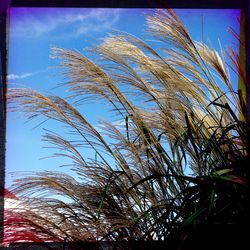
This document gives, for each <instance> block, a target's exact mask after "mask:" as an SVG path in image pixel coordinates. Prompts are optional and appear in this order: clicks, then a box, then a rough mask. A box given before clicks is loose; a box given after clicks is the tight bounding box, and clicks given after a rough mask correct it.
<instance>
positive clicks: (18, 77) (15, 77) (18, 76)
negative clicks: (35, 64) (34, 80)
mask: <svg viewBox="0 0 250 250" xmlns="http://www.w3.org/2000/svg"><path fill="white" fill-rule="evenodd" d="M33 74H34V73H23V74H9V75H8V77H7V78H8V80H16V79H23V78H26V77H29V76H32V75H33Z"/></svg>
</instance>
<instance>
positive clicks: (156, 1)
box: [0, 0, 250, 249]
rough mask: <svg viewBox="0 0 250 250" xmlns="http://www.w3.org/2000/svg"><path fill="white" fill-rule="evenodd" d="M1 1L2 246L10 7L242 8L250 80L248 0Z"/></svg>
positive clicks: (248, 89) (249, 117)
mask: <svg viewBox="0 0 250 250" xmlns="http://www.w3.org/2000/svg"><path fill="white" fill-rule="evenodd" d="M0 1H1V2H0V246H1V242H2V239H3V218H4V184H5V140H6V137H5V131H6V115H5V114H6V91H7V54H8V43H7V38H8V19H9V17H8V9H9V7H72V8H79V7H96V8H97V7H99V8H166V7H167V8H187V9H188V8H189V9H243V11H244V14H245V17H246V26H245V35H246V73H247V74H246V76H247V83H249V82H250V3H249V0H192V1H191V0H0ZM246 92H247V111H248V112H247V124H248V136H247V142H248V152H249V147H250V111H249V110H250V85H249V84H247V86H246ZM248 162H250V161H248ZM248 171H249V170H248ZM248 178H249V173H248ZM247 219H249V218H247ZM36 247H37V246H36ZM36 247H35V248H36ZM153 248H154V247H153ZM156 248H158V247H156ZM15 249H16V248H15ZM18 249H26V248H22V247H21V248H18ZM29 249H31V248H29ZM39 249H40V248H39ZM89 249H94V248H89ZM98 249H99V248H98ZM108 249H110V248H108ZM139 249H140V248H139Z"/></svg>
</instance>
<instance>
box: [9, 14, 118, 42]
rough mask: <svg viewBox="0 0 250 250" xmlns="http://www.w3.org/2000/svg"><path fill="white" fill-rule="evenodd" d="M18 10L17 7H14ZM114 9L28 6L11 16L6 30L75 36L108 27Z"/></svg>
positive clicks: (20, 33) (114, 17) (114, 16)
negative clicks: (37, 8) (31, 8)
mask: <svg viewBox="0 0 250 250" xmlns="http://www.w3.org/2000/svg"><path fill="white" fill-rule="evenodd" d="M16 11H18V10H16ZM119 16H120V10H117V9H54V10H52V9H46V10H40V12H38V11H34V12H32V11H31V10H29V9H26V10H25V11H23V12H21V14H20V13H15V12H13V14H12V15H11V26H10V33H11V35H13V36H19V37H20V36H21V37H41V36H43V35H48V37H57V36H58V37H62V36H65V37H77V36H80V35H83V34H87V33H88V32H100V31H103V30H106V29H109V28H111V27H112V26H113V25H114V24H115V23H116V22H117V21H118V20H119Z"/></svg>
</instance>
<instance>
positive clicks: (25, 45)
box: [6, 8, 239, 187]
mask: <svg viewBox="0 0 250 250" xmlns="http://www.w3.org/2000/svg"><path fill="white" fill-rule="evenodd" d="M150 11H151V10H147V9H58V8H51V9H46V8H36V9H34V8H11V11H10V32H9V35H10V38H9V60H8V84H9V85H8V86H9V87H32V88H35V89H37V90H39V91H43V92H53V93H55V94H58V95H60V96H65V95H66V92H65V89H64V88H55V87H56V86H57V84H59V83H60V82H62V81H63V78H62V76H60V74H59V73H60V72H59V71H58V70H56V69H49V67H50V66H56V65H57V63H58V62H57V61H55V60H53V59H50V58H49V55H50V51H51V47H52V46H58V47H63V48H68V49H76V50H78V51H81V52H82V51H83V50H84V48H86V47H94V46H95V45H98V44H100V43H101V39H102V38H104V37H105V36H107V34H108V33H110V32H112V29H118V30H122V31H126V32H129V33H132V34H133V35H136V36H138V37H141V38H143V39H144V38H145V36H144V35H143V34H144V31H145V29H146V26H145V17H144V14H146V13H148V12H150ZM176 13H177V15H178V16H179V17H180V18H181V20H182V21H183V23H184V24H185V26H186V27H187V29H188V30H189V32H190V34H191V36H192V37H193V39H194V40H196V41H201V40H202V37H203V39H204V42H205V43H207V44H208V45H210V46H213V47H214V48H215V49H217V50H220V46H219V42H218V39H219V40H220V43H221V46H222V48H223V49H225V48H226V47H227V46H233V47H234V49H236V50H238V47H237V46H238V44H237V41H236V40H235V38H233V36H232V35H231V34H230V33H229V32H228V27H231V28H233V29H234V30H235V31H236V32H237V33H239V24H238V22H237V17H239V11H238V10H220V11H219V10H176ZM202 18H203V36H202ZM232 81H233V82H234V85H235V86H237V77H236V76H232ZM93 114H94V115H93ZM106 114H107V112H106V110H105V108H104V107H103V106H101V105H100V104H95V105H91V106H90V105H89V106H88V105H86V106H84V115H85V117H87V119H89V120H90V121H91V122H92V123H94V124H95V123H96V122H97V120H96V117H102V116H105V115H106ZM38 123H39V122H35V123H34V122H29V123H26V122H25V119H24V117H23V116H22V114H18V113H8V115H7V134H6V135H7V144H6V148H7V152H6V173H7V176H6V186H7V187H9V186H10V184H11V183H12V180H11V176H10V175H9V173H10V172H16V171H41V170H58V166H59V165H60V164H63V163H64V160H63V159H61V160H60V159H53V158H48V159H43V160H40V158H43V157H46V156H50V155H51V154H52V153H53V150H50V149H46V148H44V146H46V144H45V143H44V142H43V141H41V133H42V132H43V130H42V127H38V128H36V129H33V128H34V127H35V126H36V125H37V124H38ZM44 127H46V128H49V129H53V128H54V129H55V130H57V127H56V126H55V124H53V123H47V124H45V125H44ZM57 132H58V131H57ZM59 132H60V131H59ZM87 153H88V152H86V154H87ZM86 157H88V156H87V155H86ZM59 170H62V171H65V169H59Z"/></svg>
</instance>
